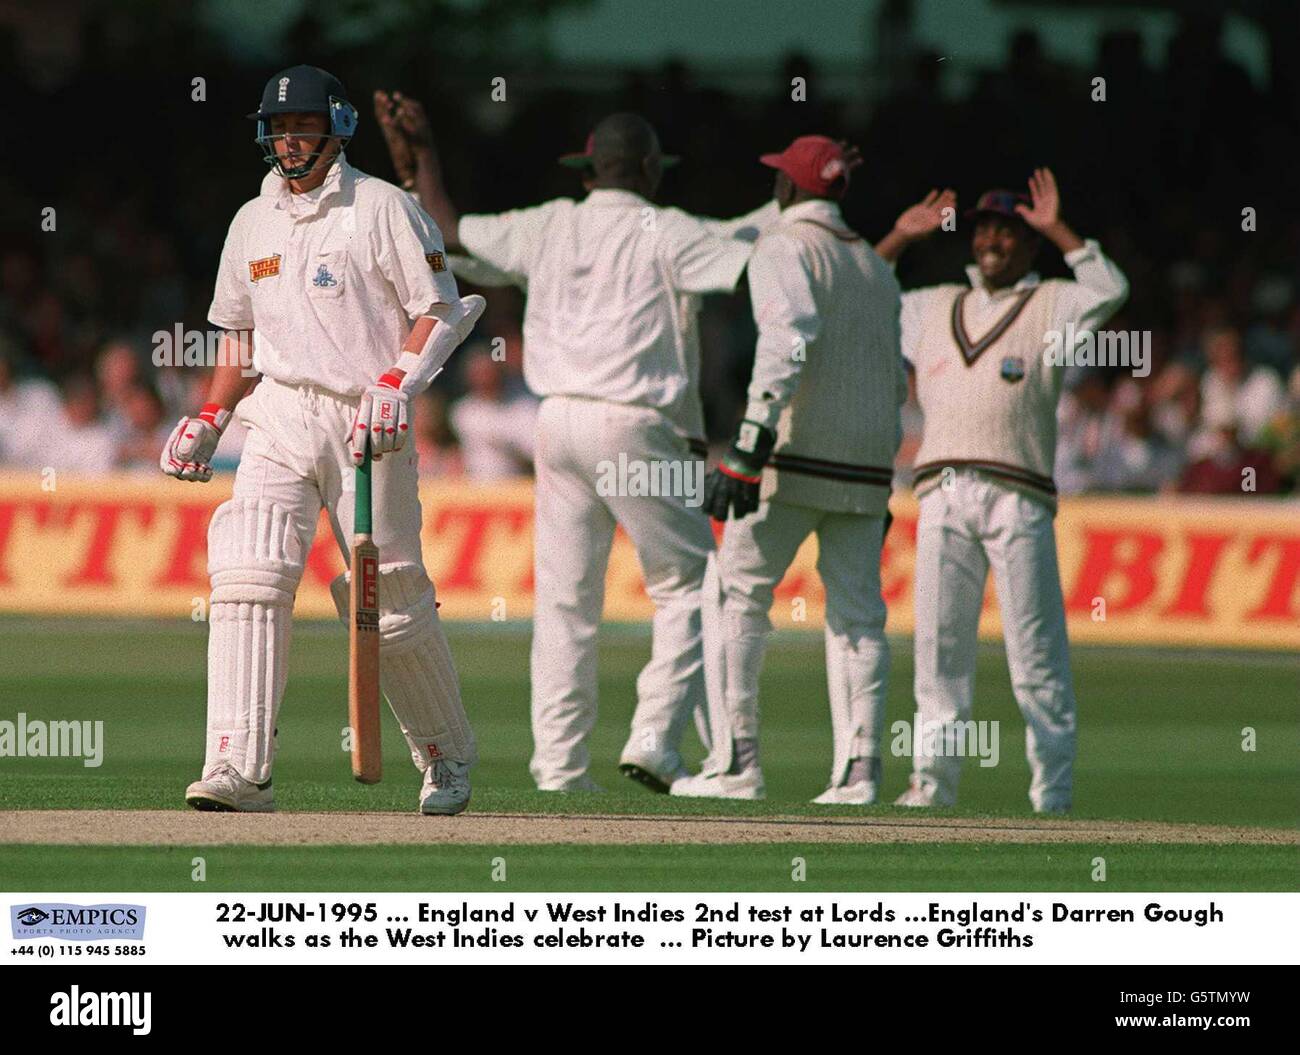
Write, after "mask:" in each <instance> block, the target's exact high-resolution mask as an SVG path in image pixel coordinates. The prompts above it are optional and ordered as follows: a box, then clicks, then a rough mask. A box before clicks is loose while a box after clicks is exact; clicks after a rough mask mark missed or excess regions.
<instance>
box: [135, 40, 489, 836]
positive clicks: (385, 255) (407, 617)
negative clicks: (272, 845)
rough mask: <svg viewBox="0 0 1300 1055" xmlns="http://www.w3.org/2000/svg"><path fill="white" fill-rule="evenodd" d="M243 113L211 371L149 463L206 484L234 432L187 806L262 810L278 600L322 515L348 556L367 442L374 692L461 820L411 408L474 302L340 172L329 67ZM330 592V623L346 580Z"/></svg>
mask: <svg viewBox="0 0 1300 1055" xmlns="http://www.w3.org/2000/svg"><path fill="white" fill-rule="evenodd" d="M250 116H251V117H253V118H254V119H256V121H257V142H258V143H259V144H260V145H261V147H262V150H263V152H264V154H265V156H266V160H267V162H268V163H269V164H270V165H271V172H270V173H268V174H267V176H266V178H265V179H264V180H263V182H262V191H261V194H260V195H259V196H258V197H256V198H254V199H253V200H252V201H250V202H248V203H247V204H245V205H244V206H243V208H241V209H240V210H239V212H238V213H237V214H236V216H235V219H234V221H233V223H232V224H231V226H230V232H229V234H228V235H227V238H226V243H225V248H224V250H223V252H222V256H221V264H220V268H219V270H218V273H217V284H216V292H215V295H214V297H213V301H212V307H211V308H210V310H209V319H210V321H211V323H212V324H213V325H214V326H218V327H220V328H221V329H222V330H224V331H225V334H224V337H223V346H224V350H225V351H226V353H227V354H226V355H225V356H224V357H223V363H224V364H227V365H218V366H217V368H216V372H215V374H214V376H213V380H212V385H211V388H210V390H209V394H208V402H207V404H206V405H205V406H204V407H203V408H202V409H201V410H200V411H199V413H198V414H197V415H195V416H194V417H187V418H182V419H181V421H180V423H179V424H178V425H177V426H176V429H175V431H173V432H172V434H171V437H170V438H169V439H168V441H167V445H166V448H165V449H164V450H163V453H162V458H161V464H162V470H163V472H165V473H167V474H169V475H171V476H175V477H177V478H179V479H182V480H198V481H207V480H209V479H210V478H211V476H212V469H211V466H210V464H209V462H210V460H211V458H212V455H213V452H214V451H215V449H216V446H217V442H218V440H219V439H220V437H221V432H222V429H223V428H224V427H225V425H226V424H227V423H228V422H229V420H230V418H231V414H232V413H236V414H238V415H239V417H240V419H241V420H242V421H243V422H244V424H245V425H247V427H248V428H249V430H250V432H249V437H248V440H247V443H246V445H245V447H244V451H243V456H242V458H241V460H240V463H239V470H238V473H237V474H236V476H235V483H234V493H233V495H232V497H231V499H230V501H228V502H225V503H223V504H222V505H221V506H220V507H219V508H218V509H217V510H216V512H215V513H214V514H213V516H212V522H211V525H210V526H209V529H208V571H209V574H210V576H211V581H212V598H211V611H210V628H209V635H208V732H207V753H206V759H205V762H204V766H203V778H202V779H201V780H198V781H196V782H195V783H193V784H191V785H190V786H189V788H188V789H187V790H186V792H185V798H186V801H187V802H188V803H189V804H190V805H191V806H193V807H194V808H196V809H200V810H229V811H241V812H267V811H270V810H272V809H273V808H274V801H273V798H272V790H271V767H272V763H273V761H274V755H275V727H276V714H277V712H278V710H279V707H280V700H281V697H282V696H283V693H284V683H285V665H286V661H287V653H288V647H289V634H290V625H291V620H292V609H293V600H294V594H295V592H296V591H297V588H298V582H299V580H300V579H301V577H302V572H303V563H304V559H305V557H306V555H307V552H308V550H309V548H310V546H311V542H312V537H313V535H314V534H315V529H316V522H317V518H318V515H319V512H320V509H321V507H322V506H323V507H324V508H325V509H326V511H327V512H328V515H329V519H330V523H331V526H332V527H333V530H334V536H335V539H336V540H337V541H338V543H339V546H340V548H341V549H342V551H343V554H344V558H345V559H346V558H347V555H348V552H349V547H350V545H351V532H352V523H353V515H352V514H353V502H354V494H355V492H354V489H353V486H352V482H353V475H354V473H353V466H354V465H355V464H359V463H360V462H361V461H362V460H363V458H364V451H365V447H366V444H367V443H369V445H370V449H371V450H372V452H373V456H374V460H375V462H376V463H377V464H376V465H375V467H374V474H373V488H374V507H375V526H374V541H375V543H376V545H377V546H378V548H379V552H380V560H381V564H380V566H379V604H380V619H379V637H380V650H381V654H382V656H383V663H382V668H383V675H382V676H383V687H384V691H385V694H386V695H387V697H388V701H389V704H390V706H391V707H392V710H393V713H394V714H395V715H396V716H397V720H398V722H399V723H400V725H401V727H402V732H403V733H404V734H405V736H406V740H407V742H408V744H409V745H410V749H411V757H412V759H413V760H414V762H415V764H416V767H417V768H418V769H419V770H420V771H421V772H422V773H423V786H422V789H421V791H420V798H419V802H420V810H421V811H422V812H423V813H431V814H454V813H459V812H460V811H461V810H463V809H464V808H465V806H466V804H467V803H468V801H469V794H470V787H469V777H468V773H469V768H470V766H471V764H472V763H473V762H474V761H475V746H474V736H473V733H472V732H471V730H470V726H469V721H468V719H467V718H466V715H465V709H464V707H463V706H462V705H461V700H460V689H459V683H458V679H457V676H456V669H455V666H454V665H453V663H452V658H451V653H450V651H449V649H448V647H447V641H446V638H445V637H444V635H443V631H442V628H441V626H440V624H439V621H438V614H437V611H436V602H435V600H434V589H433V584H432V583H431V582H430V581H429V577H428V576H427V575H426V574H425V570H424V563H423V560H422V555H421V549H420V526H421V512H420V502H419V496H418V493H417V490H416V484H417V466H416V456H415V454H414V451H413V448H412V447H407V445H406V439H407V424H408V418H407V415H408V411H407V407H408V404H409V401H410V399H411V397H412V396H413V395H415V394H416V393H418V392H420V391H422V390H423V389H424V388H425V387H426V386H427V385H428V384H429V382H430V381H431V380H432V379H433V377H434V375H435V374H436V373H437V372H438V371H439V370H440V369H441V366H442V363H443V362H445V361H446V359H447V357H448V356H449V355H450V354H451V352H452V350H453V349H454V348H455V347H456V345H458V344H459V343H460V342H461V340H462V339H463V338H464V336H465V335H466V334H467V333H468V332H469V330H470V329H471V328H472V327H473V325H474V321H475V320H476V319H477V318H478V316H479V315H480V314H481V313H482V310H483V306H484V305H483V299H482V298H481V297H466V298H465V299H464V300H461V299H460V298H459V297H458V296H457V292H456V283H455V281H454V280H453V278H452V276H451V273H450V271H449V270H448V269H447V265H446V261H445V258H444V255H443V254H444V250H443V243H442V237H441V235H440V234H439V233H438V229H437V228H436V227H435V226H434V225H433V223H432V222H431V221H430V220H429V218H428V217H427V216H426V215H425V214H424V213H423V212H421V211H420V209H419V208H418V207H417V206H416V205H414V204H413V203H412V201H411V200H410V198H409V197H408V196H407V195H406V194H404V193H402V192H401V191H400V190H398V189H397V188H396V187H393V186H391V185H390V184H387V183H384V182H383V181H382V180H378V179H375V178H374V177H372V176H368V175H366V174H365V173H363V172H360V171H358V170H357V169H354V168H353V167H352V166H351V165H349V164H348V162H347V159H346V158H345V157H344V154H343V148H344V146H345V145H346V144H347V142H348V140H349V139H350V138H351V136H352V134H353V133H354V131H355V130H356V123H357V112H356V110H355V108H354V107H353V106H352V104H351V103H349V102H348V100H347V95H346V94H345V92H344V90H343V85H342V84H340V83H339V81H338V80H337V79H336V78H334V77H332V76H331V75H330V74H328V73H326V72H325V71H324V70H320V69H317V68H315V67H312V66H295V67H293V68H291V69H287V70H285V71H283V72H282V73H280V74H277V75H276V76H275V77H272V78H271V80H270V81H269V82H268V83H267V85H266V90H265V92H264V93H263V95H262V101H261V105H260V107H259V108H258V110H257V112H256V113H254V114H252V115H250ZM408 320H413V324H411V323H410V322H408ZM250 344H251V347H252V349H253V364H254V366H255V367H256V369H257V371H258V372H260V374H261V375H262V379H261V383H260V384H258V385H257V387H256V388H255V389H254V390H253V392H252V394H251V395H249V396H248V398H247V399H243V397H244V395H245V393H246V392H247V391H248V388H249V378H247V377H245V376H244V374H243V372H242V371H241V368H240V362H241V357H240V356H239V354H237V353H238V351H239V350H241V349H242V350H246V349H247V348H248V347H249V346H250ZM241 399H242V402H241ZM236 404H238V407H237V408H236ZM331 589H332V591H333V593H334V597H335V601H336V603H337V604H338V605H339V608H340V612H341V613H342V614H344V615H345V616H346V613H347V606H348V587H347V581H346V577H345V576H340V577H339V579H338V580H336V581H335V582H334V583H333V584H331Z"/></svg>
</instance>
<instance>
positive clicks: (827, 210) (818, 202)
mask: <svg viewBox="0 0 1300 1055" xmlns="http://www.w3.org/2000/svg"><path fill="white" fill-rule="evenodd" d="M800 220H820V221H821V222H822V223H827V224H830V225H831V226H833V227H843V226H844V215H843V214H842V213H841V212H840V204H839V202H834V201H831V200H830V199H828V198H810V199H808V200H807V201H801V202H799V203H798V204H797V205H791V206H789V207H787V208H785V209H782V210H781V223H783V224H784V223H797V222H798V221H800Z"/></svg>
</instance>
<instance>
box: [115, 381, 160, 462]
mask: <svg viewBox="0 0 1300 1055" xmlns="http://www.w3.org/2000/svg"><path fill="white" fill-rule="evenodd" d="M118 410H119V412H120V413H121V415H122V423H121V428H120V430H116V429H115V430H114V433H115V435H116V436H117V439H118V445H117V459H116V462H117V467H118V468H120V469H125V470H127V471H129V472H149V473H154V472H157V471H158V452H159V451H160V450H162V448H163V447H164V446H165V445H166V443H167V437H168V436H169V435H170V433H171V427H172V422H171V419H170V418H169V417H167V409H166V407H164V406H163V401H162V397H161V396H159V395H158V390H157V389H155V388H154V387H153V386H151V385H147V384H142V383H141V384H134V385H132V386H131V387H130V388H128V389H127V390H126V391H125V392H123V393H121V395H120V396H119V401H118Z"/></svg>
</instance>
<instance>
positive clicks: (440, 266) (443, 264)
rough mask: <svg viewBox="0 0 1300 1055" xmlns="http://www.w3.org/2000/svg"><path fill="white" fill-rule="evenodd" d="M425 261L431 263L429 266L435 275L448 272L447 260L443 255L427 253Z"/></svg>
mask: <svg viewBox="0 0 1300 1055" xmlns="http://www.w3.org/2000/svg"><path fill="white" fill-rule="evenodd" d="M424 259H425V260H427V261H428V262H429V266H430V267H431V268H433V270H434V272H435V273H436V272H439V271H446V270H447V258H446V257H445V256H443V255H442V254H441V253H425V254H424Z"/></svg>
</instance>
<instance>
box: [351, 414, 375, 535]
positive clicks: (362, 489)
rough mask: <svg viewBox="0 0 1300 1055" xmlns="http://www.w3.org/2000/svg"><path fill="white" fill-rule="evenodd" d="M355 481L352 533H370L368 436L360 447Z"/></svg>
mask: <svg viewBox="0 0 1300 1055" xmlns="http://www.w3.org/2000/svg"><path fill="white" fill-rule="evenodd" d="M356 479H357V483H356V490H357V496H356V505H355V506H354V507H353V510H352V533H353V535H369V534H371V530H370V527H371V517H370V437H369V436H367V437H366V439H365V447H364V448H362V452H361V462H360V464H359V465H358V466H357V477H356Z"/></svg>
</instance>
